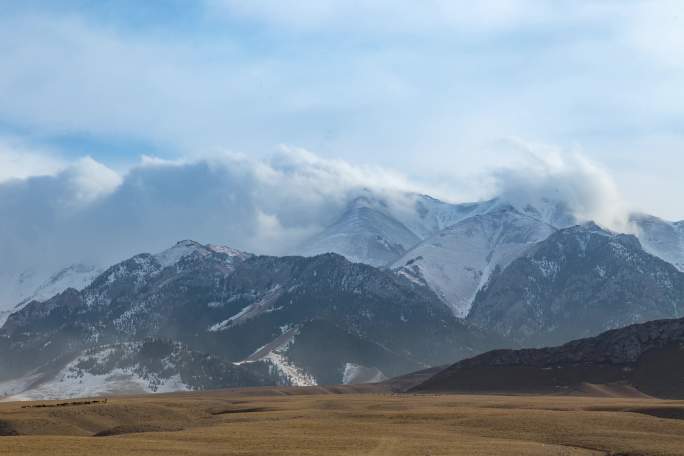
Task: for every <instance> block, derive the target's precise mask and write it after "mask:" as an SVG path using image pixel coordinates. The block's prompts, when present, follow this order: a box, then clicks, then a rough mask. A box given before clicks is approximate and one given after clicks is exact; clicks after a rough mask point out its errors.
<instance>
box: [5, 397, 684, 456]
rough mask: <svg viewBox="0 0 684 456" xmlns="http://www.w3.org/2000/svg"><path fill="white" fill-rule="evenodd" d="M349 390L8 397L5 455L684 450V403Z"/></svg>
mask: <svg viewBox="0 0 684 456" xmlns="http://www.w3.org/2000/svg"><path fill="white" fill-rule="evenodd" d="M336 392H337V393H339V392H341V391H336ZM342 392H344V393H345V394H331V391H330V390H326V389H323V388H309V389H292V388H281V389H245V390H233V391H230V390H227V391H215V392H204V393H183V394H167V395H148V396H138V397H113V398H108V400H107V402H104V401H101V400H100V399H97V401H98V402H92V403H89V404H86V403H80V404H74V402H77V401H64V402H59V401H55V402H40V403H36V402H31V403H27V402H14V403H3V404H0V434H2V437H0V454H2V455H3V456H5V455H7V456H9V455H12V456H13V455H21V456H27V455H50V456H61V455H70V456H72V455H78V454H91V455H127V454H136V455H186V454H188V455H189V454H197V455H255V456H256V455H259V456H268V455H293V456H294V455H297V456H303V455H330V456H332V455H377V456H380V455H392V456H401V455H419V456H427V455H430V456H437V455H461V454H462V455H499V454H501V455H677V454H684V402H682V401H665V400H657V399H650V398H638V397H636V398H615V397H571V396H476V395H434V396H432V395H393V394H389V393H385V392H379V391H374V390H373V389H372V388H369V389H368V390H364V391H363V393H360V392H359V391H358V390H353V389H347V390H343V391H342ZM80 402H83V401H80ZM39 405H42V406H40V407H39ZM45 405H47V406H45Z"/></svg>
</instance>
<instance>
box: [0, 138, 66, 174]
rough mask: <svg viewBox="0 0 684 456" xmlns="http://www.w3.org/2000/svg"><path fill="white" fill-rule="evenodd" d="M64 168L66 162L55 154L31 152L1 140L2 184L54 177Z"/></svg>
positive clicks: (0, 172) (6, 140)
mask: <svg viewBox="0 0 684 456" xmlns="http://www.w3.org/2000/svg"><path fill="white" fill-rule="evenodd" d="M64 166H65V164H64V162H63V161H62V160H61V159H60V158H58V157H56V156H55V155H54V154H51V153H48V152H37V151H34V150H29V149H27V148H26V147H24V146H22V145H21V144H18V143H17V142H16V141H11V140H9V139H6V138H5V139H3V138H0V183H2V182H4V181H8V180H11V179H25V178H27V177H31V176H49V175H54V174H55V173H57V172H59V171H60V170H62V169H64Z"/></svg>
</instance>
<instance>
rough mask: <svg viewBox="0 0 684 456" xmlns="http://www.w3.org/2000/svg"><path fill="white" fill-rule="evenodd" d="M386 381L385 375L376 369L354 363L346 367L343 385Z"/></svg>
mask: <svg viewBox="0 0 684 456" xmlns="http://www.w3.org/2000/svg"><path fill="white" fill-rule="evenodd" d="M384 380H387V377H386V376H385V374H383V373H382V372H381V371H380V370H379V369H377V368H375V367H366V366H361V365H359V364H354V363H346V364H345V365H344V372H343V373H342V383H343V384H345V385H353V384H361V383H378V382H382V381H384Z"/></svg>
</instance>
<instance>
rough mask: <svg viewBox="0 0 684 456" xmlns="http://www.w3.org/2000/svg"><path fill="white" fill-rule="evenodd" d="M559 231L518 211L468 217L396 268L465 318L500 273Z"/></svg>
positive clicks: (423, 244) (415, 250)
mask: <svg viewBox="0 0 684 456" xmlns="http://www.w3.org/2000/svg"><path fill="white" fill-rule="evenodd" d="M554 231H555V229H554V228H553V227H552V226H550V225H548V224H546V223H543V222H541V221H539V220H537V219H534V218H532V217H530V216H527V215H525V214H521V213H520V212H518V211H516V210H515V209H514V208H512V207H500V208H497V209H495V210H491V211H488V212H486V213H484V214H476V215H474V216H471V217H468V218H466V219H464V220H462V221H460V222H458V223H456V224H454V225H452V226H450V227H447V228H446V229H444V230H442V231H440V232H438V233H437V234H435V235H434V236H432V237H430V238H428V239H426V240H425V241H423V242H421V243H420V244H418V245H417V246H416V247H414V248H413V249H412V250H410V251H409V252H407V253H406V254H405V255H404V256H403V257H401V258H400V259H399V260H397V261H396V262H395V263H394V264H393V265H392V267H393V268H394V269H395V270H396V271H397V272H398V273H399V274H401V275H403V276H405V277H408V278H409V279H411V280H413V281H416V282H418V283H425V284H427V285H428V286H429V287H430V288H432V289H433V290H434V291H435V292H436V293H437V295H438V296H440V297H441V298H442V300H443V301H444V302H445V303H446V304H447V305H448V306H449V307H450V308H451V310H452V311H453V313H454V315H455V316H456V317H459V318H465V317H466V316H467V315H468V312H469V311H470V307H471V305H472V302H473V300H474V299H475V296H476V294H477V292H478V291H479V290H480V288H481V287H482V286H484V285H485V284H486V283H487V281H488V280H489V277H490V276H491V274H492V272H493V271H494V270H495V268H497V267H500V268H504V267H506V266H507V265H508V264H509V263H511V262H512V261H513V260H515V259H516V258H518V257H519V256H521V255H523V254H524V253H525V251H526V250H527V249H528V248H529V247H530V246H531V245H533V244H534V243H536V242H539V241H542V240H544V239H546V238H547V237H548V236H549V235H551V234H552V233H553V232H554Z"/></svg>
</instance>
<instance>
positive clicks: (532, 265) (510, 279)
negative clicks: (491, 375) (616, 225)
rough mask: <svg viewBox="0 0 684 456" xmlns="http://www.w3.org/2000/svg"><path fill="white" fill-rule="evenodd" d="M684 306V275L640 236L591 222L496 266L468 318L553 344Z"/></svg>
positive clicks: (514, 336)
mask: <svg viewBox="0 0 684 456" xmlns="http://www.w3.org/2000/svg"><path fill="white" fill-rule="evenodd" d="M683 313H684V274H682V273H681V272H680V271H678V270H677V269H676V268H675V267H674V266H672V265H671V264H669V263H667V262H665V261H663V260H661V259H659V258H657V257H655V256H653V255H650V254H648V253H646V252H645V251H644V250H643V249H642V248H641V245H640V244H639V241H638V240H637V238H636V237H634V236H631V235H623V234H616V233H612V232H608V231H605V230H603V229H601V228H600V227H598V226H597V225H595V224H593V223H588V224H585V225H580V226H575V227H571V228H567V229H564V230H560V231H558V232H557V233H554V234H552V235H551V236H550V237H549V238H548V239H546V240H544V241H542V242H540V243H538V244H537V245H535V246H534V247H533V248H532V249H530V250H529V251H528V253H526V254H525V255H524V256H523V257H521V258H519V259H517V260H515V261H513V262H512V263H511V264H510V265H509V266H508V267H507V268H505V269H503V270H502V271H498V272H497V273H495V274H494V275H493V276H492V278H491V280H490V282H489V284H488V285H487V286H486V287H485V288H483V289H482V290H481V291H480V293H479V294H478V295H477V297H476V299H475V301H474V303H473V308H472V311H471V313H470V315H469V316H468V320H469V321H471V322H473V323H474V324H476V325H478V326H480V327H483V328H488V329H489V330H494V331H496V332H498V333H499V334H501V335H502V336H504V337H506V338H509V339H511V340H514V341H517V342H520V343H523V344H532V345H546V344H553V343H561V342H566V341H568V340H571V339H573V338H577V337H583V336H590V335H595V334H598V333H600V332H601V331H605V330H607V329H612V328H619V327H622V326H626V325H629V324H632V323H639V322H643V321H648V320H654V319H660V318H674V317H679V316H681V315H682V314H683Z"/></svg>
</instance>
